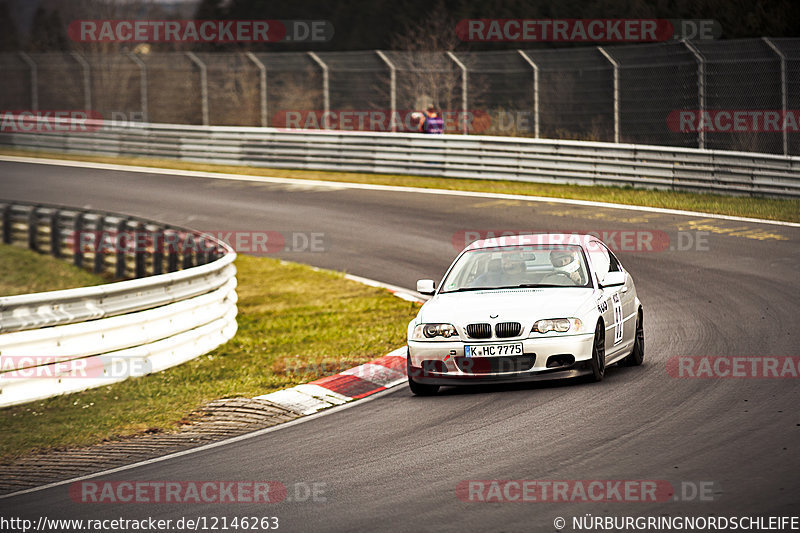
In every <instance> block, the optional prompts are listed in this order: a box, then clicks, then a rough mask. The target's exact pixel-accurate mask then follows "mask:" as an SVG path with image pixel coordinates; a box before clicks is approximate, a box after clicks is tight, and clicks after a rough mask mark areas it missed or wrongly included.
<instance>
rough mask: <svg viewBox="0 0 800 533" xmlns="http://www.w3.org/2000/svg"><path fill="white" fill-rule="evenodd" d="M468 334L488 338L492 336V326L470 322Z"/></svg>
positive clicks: (478, 337)
mask: <svg viewBox="0 0 800 533" xmlns="http://www.w3.org/2000/svg"><path fill="white" fill-rule="evenodd" d="M467 335H469V336H470V337H472V338H473V339H488V338H490V337H491V336H492V326H491V325H489V324H469V325H468V326H467Z"/></svg>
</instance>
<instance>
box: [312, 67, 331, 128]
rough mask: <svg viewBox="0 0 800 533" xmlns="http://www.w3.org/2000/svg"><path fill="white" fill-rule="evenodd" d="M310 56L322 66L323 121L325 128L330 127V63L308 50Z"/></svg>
mask: <svg viewBox="0 0 800 533" xmlns="http://www.w3.org/2000/svg"><path fill="white" fill-rule="evenodd" d="M308 57H310V58H311V59H313V60H314V62H315V63H316V64H317V65H319V66H320V68H321V69H322V107H323V113H324V114H325V115H324V117H323V119H322V123H323V126H322V127H323V128H324V129H328V124H330V113H331V94H330V80H329V78H328V65H326V64H325V62H324V61H322V59H320V58H319V56H318V55H317V54H315V53H314V52H308Z"/></svg>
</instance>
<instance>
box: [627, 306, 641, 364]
mask: <svg viewBox="0 0 800 533" xmlns="http://www.w3.org/2000/svg"><path fill="white" fill-rule="evenodd" d="M642 361H644V323H643V316H642V310H641V309H639V313H638V314H637V315H636V336H635V338H634V341H633V350H631V354H630V355H629V356H628V357H626V358H625V359H623V360H622V363H623V364H624V365H625V366H639V365H641V364H642Z"/></svg>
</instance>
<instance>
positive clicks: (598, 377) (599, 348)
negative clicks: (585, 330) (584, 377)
mask: <svg viewBox="0 0 800 533" xmlns="http://www.w3.org/2000/svg"><path fill="white" fill-rule="evenodd" d="M589 366H590V367H591V369H592V373H591V374H590V375H589V379H590V381H603V376H605V375H606V332H605V330H604V329H603V323H602V322H598V323H597V327H596V328H595V330H594V344H593V346H592V360H591V363H590V365H589Z"/></svg>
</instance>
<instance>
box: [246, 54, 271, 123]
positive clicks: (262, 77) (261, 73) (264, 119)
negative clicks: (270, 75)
mask: <svg viewBox="0 0 800 533" xmlns="http://www.w3.org/2000/svg"><path fill="white" fill-rule="evenodd" d="M245 55H246V56H247V58H248V59H249V60H250V61H252V62H253V63H254V64H255V66H256V67H258V87H259V96H260V99H261V102H260V106H261V126H262V127H264V128H266V127H267V126H269V115H268V114H267V67H266V66H264V63H262V62H261V60H260V59H258V58H257V57H256V55H255V54H254V53H253V52H247V53H246V54H245Z"/></svg>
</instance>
